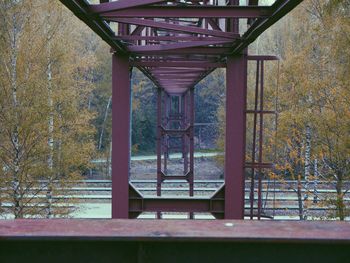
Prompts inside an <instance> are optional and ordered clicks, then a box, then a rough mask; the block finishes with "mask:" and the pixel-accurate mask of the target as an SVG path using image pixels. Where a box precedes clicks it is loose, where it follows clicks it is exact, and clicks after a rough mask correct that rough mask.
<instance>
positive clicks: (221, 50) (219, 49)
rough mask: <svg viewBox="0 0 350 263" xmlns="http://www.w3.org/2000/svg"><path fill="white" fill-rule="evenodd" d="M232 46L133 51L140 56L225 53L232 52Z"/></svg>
mask: <svg viewBox="0 0 350 263" xmlns="http://www.w3.org/2000/svg"><path fill="white" fill-rule="evenodd" d="M230 50H231V49H230V48H228V47H193V48H182V49H178V50H176V49H172V50H159V51H154V50H143V51H135V52H133V53H134V54H135V55H138V56H140V55H141V56H145V55H149V56H150V55H152V56H162V57H163V56H164V55H169V54H181V55H184V54H187V55H192V54H202V55H225V54H228V53H229V52H230Z"/></svg>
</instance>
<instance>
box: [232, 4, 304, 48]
mask: <svg viewBox="0 0 350 263" xmlns="http://www.w3.org/2000/svg"><path fill="white" fill-rule="evenodd" d="M302 1H303V0H293V1H291V0H277V1H276V2H275V3H274V4H273V5H272V6H271V15H270V16H269V17H267V18H265V19H257V20H256V21H255V22H254V23H253V24H252V26H251V27H250V28H249V29H248V30H247V32H246V33H244V35H243V36H242V38H241V40H238V41H237V42H236V44H235V45H234V46H233V48H232V50H231V54H235V53H240V52H242V51H243V50H244V49H245V48H246V47H247V46H248V45H249V44H250V43H252V42H254V41H255V40H256V39H257V37H258V36H260V35H261V34H262V33H263V32H264V31H265V30H266V29H268V28H269V27H271V26H272V25H273V24H275V23H276V22H277V21H278V20H280V19H281V18H282V17H284V16H285V15H286V14H288V13H289V12H290V11H292V10H293V9H294V8H295V7H296V6H297V5H299V4H300V3H301V2H302Z"/></svg>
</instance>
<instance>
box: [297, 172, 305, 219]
mask: <svg viewBox="0 0 350 263" xmlns="http://www.w3.org/2000/svg"><path fill="white" fill-rule="evenodd" d="M302 188H303V186H302V183H301V174H300V173H299V174H298V186H297V195H298V209H299V219H300V220H304V219H305V218H304V207H303V198H302Z"/></svg>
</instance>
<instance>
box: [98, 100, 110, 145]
mask: <svg viewBox="0 0 350 263" xmlns="http://www.w3.org/2000/svg"><path fill="white" fill-rule="evenodd" d="M111 102H112V96H110V97H109V98H108V102H107V106H106V110H105V115H104V118H103V123H102V128H101V133H100V139H99V142H98V150H101V148H102V143H103V136H104V131H105V127H106V122H107V117H108V111H109V107H110V105H111Z"/></svg>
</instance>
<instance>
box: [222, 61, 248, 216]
mask: <svg viewBox="0 0 350 263" xmlns="http://www.w3.org/2000/svg"><path fill="white" fill-rule="evenodd" d="M246 86H247V60H246V55H241V56H231V57H228V58H227V68H226V140H225V219H243V218H244V162H245V128H246V117H245V109H246Z"/></svg>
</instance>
